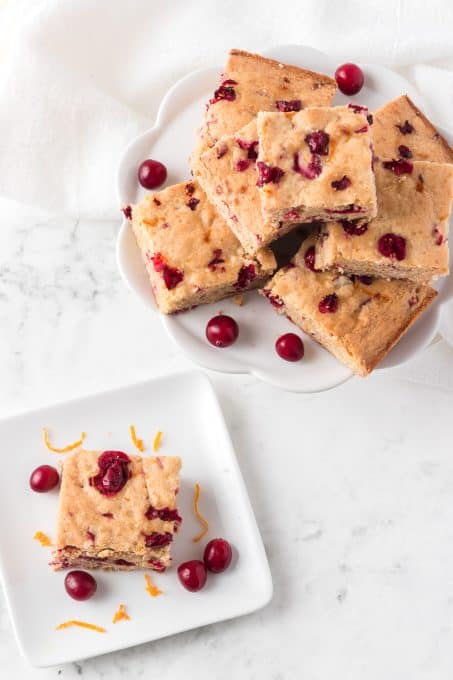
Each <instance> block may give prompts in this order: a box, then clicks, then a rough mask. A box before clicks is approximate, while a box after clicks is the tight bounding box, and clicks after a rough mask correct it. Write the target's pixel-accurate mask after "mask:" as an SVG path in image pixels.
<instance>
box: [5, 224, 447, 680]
mask: <svg viewBox="0 0 453 680" xmlns="http://www.w3.org/2000/svg"><path fill="white" fill-rule="evenodd" d="M1 222H2V224H1V229H0V244H1V247H0V272H1V275H0V327H1V329H2V332H1V333H0V367H1V372H0V375H1V381H0V415H1V416H4V415H7V414H9V413H12V412H16V411H20V410H24V409H28V408H31V407H35V406H39V405H43V404H48V403H52V402H56V401H60V400H64V399H67V398H69V397H74V396H79V395H83V394H86V393H90V392H96V391H99V390H103V389H108V388H109V387H115V386H120V385H123V384H127V383H129V382H133V381H137V380H141V379H145V378H148V377H152V376H156V375H161V374H163V373H167V372H173V371H178V370H184V369H187V368H189V367H192V364H190V363H189V362H188V361H187V360H186V359H184V358H183V357H182V356H181V355H179V354H178V351H177V350H176V349H175V348H174V346H173V345H172V344H170V342H169V340H168V338H167V337H166V335H165V333H164V331H163V329H162V327H161V324H160V321H159V318H158V317H157V316H155V315H153V314H152V313H150V312H149V311H148V310H146V309H145V308H144V307H143V306H142V305H141V303H140V302H139V301H137V300H136V299H135V298H134V297H133V295H132V294H131V293H130V292H129V291H128V290H127V289H126V288H125V286H124V285H123V283H122V282H121V280H120V278H119V275H118V273H117V270H116V265H115V257H114V242H115V234H116V230H117V225H115V224H112V223H110V222H90V221H74V220H65V219H56V218H52V219H49V218H46V217H43V218H36V217H30V216H29V215H17V216H16V217H14V218H13V219H5V218H4V217H3V218H1ZM209 377H210V378H211V380H212V382H213V385H214V388H215V390H216V392H217V394H218V397H219V399H220V403H221V406H222V408H223V411H224V414H225V418H226V421H227V424H228V426H229V428H230V431H231V435H232V439H233V443H234V445H235V448H236V451H237V455H238V459H239V462H240V466H241V469H242V472H243V475H244V477H245V481H246V484H247V487H248V490H249V493H250V497H251V500H252V504H253V507H254V509H255V513H256V516H257V519H258V524H259V526H260V528H261V532H262V536H263V539H264V543H265V546H266V550H267V554H268V557H269V561H270V565H271V570H272V574H273V579H274V588H275V594H274V598H273V600H272V602H271V603H270V604H269V605H268V606H267V607H266V608H265V609H263V610H261V611H259V612H257V613H255V614H252V615H249V616H246V617H243V618H240V619H237V620H234V621H229V622H225V623H221V624H218V625H214V626H210V627H206V628H203V629H199V630H194V631H190V632H187V633H184V634H181V635H177V636H175V637H171V638H167V639H165V640H162V641H159V642H155V643H151V644H147V645H143V646H140V647H136V648H133V649H130V650H127V651H123V652H119V653H115V654H110V655H107V656H104V657H100V658H97V659H92V660H87V661H83V662H80V663H77V664H72V665H69V666H63V667H59V668H51V669H44V670H34V669H31V668H30V667H29V666H28V664H27V662H26V661H24V660H23V659H22V658H21V657H20V655H19V652H18V649H17V647H16V644H15V641H14V638H13V633H12V629H11V625H10V622H9V618H8V614H7V612H6V607H5V603H4V599H3V596H2V594H1V591H0V667H1V669H2V671H1V673H0V675H1V677H4V678H5V680H6V678H8V680H18V679H19V678H20V679H21V680H23V679H28V678H31V679H34V678H40V679H43V678H57V677H58V678H64V679H66V680H69V679H72V678H78V677H79V676H83V677H84V678H86V679H87V680H97V679H98V678H109V680H115V679H116V678H123V677H124V678H128V679H132V678H142V677H143V678H149V679H152V678H159V680H179V678H181V680H182V679H183V678H184V680H186V679H187V678H188V677H189V678H191V677H193V678H195V677H196V678H197V679H199V680H208V679H209V680H212V678H215V679H216V680H217V679H218V680H227V679H228V680H230V678H231V677H234V678H237V679H242V678H244V679H247V680H255V679H257V680H258V679H259V680H263V679H266V680H267V679H268V678H269V679H272V680H283V679H284V680H286V679H287V678H289V679H292V678H301V677H303V678H306V679H307V680H330V679H331V678H339V679H341V680H363V679H364V678H366V679H367V680H382V679H383V678H385V679H389V680H393V679H395V680H406V679H407V680H447V679H448V680H450V678H451V669H452V666H453V648H452V644H451V637H452V628H453V577H452V574H453V521H452V518H453V456H452V455H451V436H450V434H449V433H450V432H451V430H450V423H451V413H452V400H453V398H452V394H451V393H448V392H444V391H441V390H438V389H433V388H428V387H424V386H422V385H415V384H412V383H409V382H405V381H404V380H403V379H402V378H401V376H400V374H399V373H397V372H395V373H390V372H387V373H385V374H384V373H379V372H376V373H375V374H374V375H372V376H371V377H370V378H368V379H366V380H360V379H355V380H351V381H349V382H348V383H346V384H345V385H343V386H341V387H339V388H337V389H335V390H333V391H331V392H326V393H323V394H319V395H309V396H305V395H296V394H290V393H284V392H280V391H277V390H276V389H273V388H271V387H268V386H266V385H263V384H260V383H259V382H257V381H256V380H255V379H252V378H250V377H248V376H231V375H220V374H214V373H209ZM2 455H8V451H7V450H4V451H3V454H2ZM12 511H14V509H13V508H12ZM2 521H6V520H5V518H3V520H2ZM38 586H39V584H38ZM33 615H39V613H33Z"/></svg>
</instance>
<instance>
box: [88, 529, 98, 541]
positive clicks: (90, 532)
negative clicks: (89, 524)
mask: <svg viewBox="0 0 453 680" xmlns="http://www.w3.org/2000/svg"><path fill="white" fill-rule="evenodd" d="M87 539H88V540H89V541H91V542H92V543H94V541H95V540H96V536H95V535H94V534H93V532H92V531H89V530H87Z"/></svg>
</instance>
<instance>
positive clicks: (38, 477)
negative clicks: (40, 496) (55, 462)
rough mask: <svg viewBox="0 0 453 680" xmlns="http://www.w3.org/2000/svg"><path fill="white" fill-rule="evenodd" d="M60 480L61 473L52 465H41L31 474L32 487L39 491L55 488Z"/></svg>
mask: <svg viewBox="0 0 453 680" xmlns="http://www.w3.org/2000/svg"><path fill="white" fill-rule="evenodd" d="M59 481H60V475H59V474H58V472H57V470H56V469H55V468H54V467H52V466H51V465H40V466H39V467H37V468H36V469H35V470H33V472H32V473H31V475H30V487H31V488H32V489H33V491H37V492H38V493H44V492H45V491H50V490H51V489H54V488H55V487H56V486H57V485H58V482H59Z"/></svg>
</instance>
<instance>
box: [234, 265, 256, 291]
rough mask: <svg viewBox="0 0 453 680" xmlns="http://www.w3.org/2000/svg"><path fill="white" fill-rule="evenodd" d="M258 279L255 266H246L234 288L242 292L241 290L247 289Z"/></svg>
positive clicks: (240, 271)
mask: <svg viewBox="0 0 453 680" xmlns="http://www.w3.org/2000/svg"><path fill="white" fill-rule="evenodd" d="M255 277H256V271H255V265H254V264H244V265H243V266H242V267H241V268H240V270H239V272H238V278H237V281H236V283H235V284H234V287H235V288H237V289H238V290H240V289H241V288H247V286H248V285H249V283H251V282H252V281H253V279H254V278H255Z"/></svg>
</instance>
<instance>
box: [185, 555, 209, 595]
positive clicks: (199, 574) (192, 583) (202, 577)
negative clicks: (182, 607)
mask: <svg viewBox="0 0 453 680" xmlns="http://www.w3.org/2000/svg"><path fill="white" fill-rule="evenodd" d="M178 577H179V580H180V581H181V584H182V585H183V586H184V588H185V589H186V590H190V592H191V593H196V592H197V591H198V590H201V589H202V588H203V586H204V585H205V583H206V579H207V577H208V574H207V571H206V567H205V565H204V564H203V562H201V560H189V562H183V563H182V564H180V565H179V567H178Z"/></svg>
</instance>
